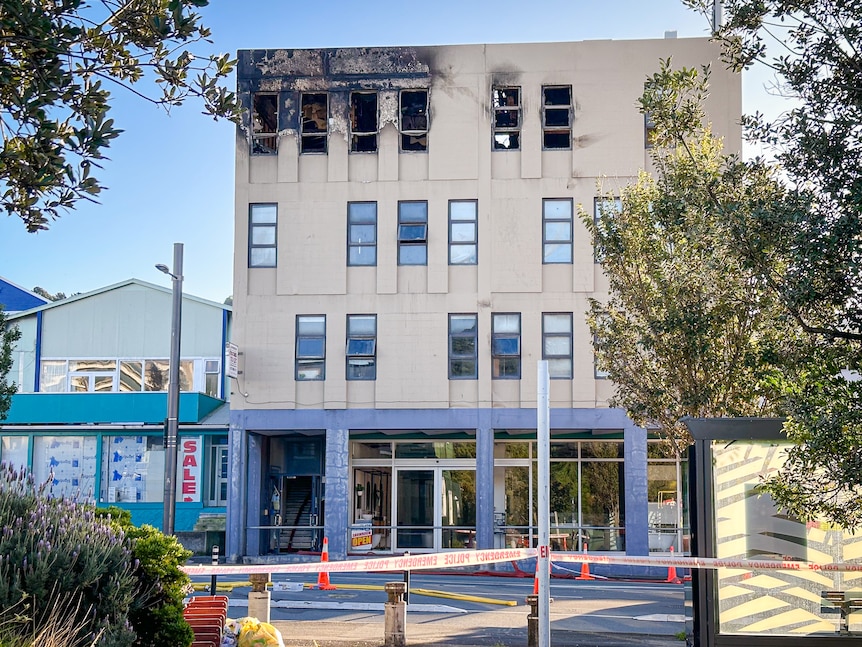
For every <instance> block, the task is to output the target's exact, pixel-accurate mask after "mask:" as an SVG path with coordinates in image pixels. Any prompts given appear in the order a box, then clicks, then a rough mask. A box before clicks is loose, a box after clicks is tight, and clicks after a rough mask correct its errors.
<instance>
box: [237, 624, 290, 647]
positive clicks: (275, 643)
mask: <svg viewBox="0 0 862 647" xmlns="http://www.w3.org/2000/svg"><path fill="white" fill-rule="evenodd" d="M237 647H284V640H282V638H281V632H280V631H279V630H278V629H276V628H275V627H273V626H272V625H271V624H269V623H268V622H260V621H259V620H258V619H257V618H245V619H243V621H242V625H241V626H240V630H239V641H237Z"/></svg>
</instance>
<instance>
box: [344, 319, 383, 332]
mask: <svg viewBox="0 0 862 647" xmlns="http://www.w3.org/2000/svg"><path fill="white" fill-rule="evenodd" d="M347 332H348V333H349V334H351V335H374V334H376V333H377V317H373V316H368V317H362V316H357V315H351V316H349V317H348V318H347Z"/></svg>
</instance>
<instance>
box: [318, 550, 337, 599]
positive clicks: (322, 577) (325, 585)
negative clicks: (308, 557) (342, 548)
mask: <svg viewBox="0 0 862 647" xmlns="http://www.w3.org/2000/svg"><path fill="white" fill-rule="evenodd" d="M320 561H321V562H322V563H324V564H325V563H327V562H328V561H329V540H328V539H327V538H326V537H324V538H323V552H322V553H321V554H320ZM317 588H318V589H321V590H323V591H334V590H335V588H336V587H335V586H333V585H332V583H331V582H330V581H329V571H321V572H320V573H318V574H317Z"/></svg>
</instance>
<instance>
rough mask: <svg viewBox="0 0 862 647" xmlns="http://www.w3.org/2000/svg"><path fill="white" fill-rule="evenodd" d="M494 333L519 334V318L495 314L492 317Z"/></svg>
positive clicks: (514, 315)
mask: <svg viewBox="0 0 862 647" xmlns="http://www.w3.org/2000/svg"><path fill="white" fill-rule="evenodd" d="M494 332H495V333H500V332H508V333H520V332H521V317H520V315H517V314H495V315H494Z"/></svg>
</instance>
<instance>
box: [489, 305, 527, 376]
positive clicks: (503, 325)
mask: <svg viewBox="0 0 862 647" xmlns="http://www.w3.org/2000/svg"><path fill="white" fill-rule="evenodd" d="M491 377H492V378H493V379H513V380H518V379H520V378H521V315H520V313H509V314H496V313H495V314H492V315H491Z"/></svg>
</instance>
